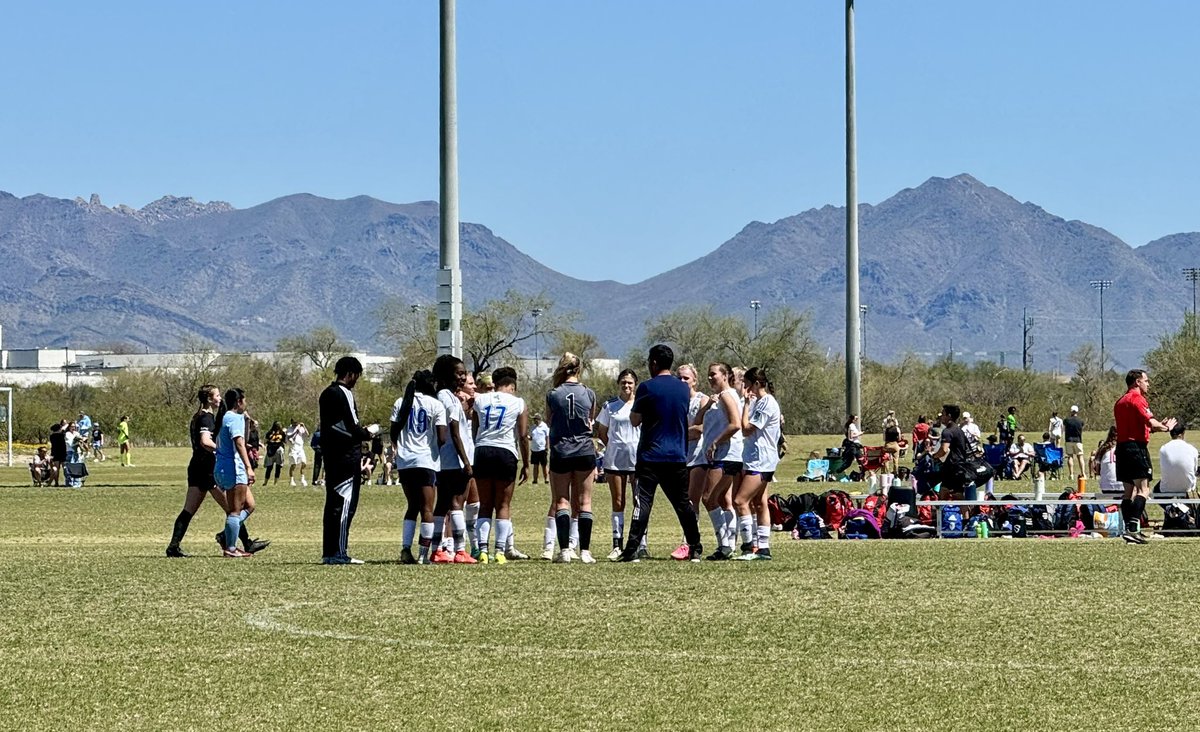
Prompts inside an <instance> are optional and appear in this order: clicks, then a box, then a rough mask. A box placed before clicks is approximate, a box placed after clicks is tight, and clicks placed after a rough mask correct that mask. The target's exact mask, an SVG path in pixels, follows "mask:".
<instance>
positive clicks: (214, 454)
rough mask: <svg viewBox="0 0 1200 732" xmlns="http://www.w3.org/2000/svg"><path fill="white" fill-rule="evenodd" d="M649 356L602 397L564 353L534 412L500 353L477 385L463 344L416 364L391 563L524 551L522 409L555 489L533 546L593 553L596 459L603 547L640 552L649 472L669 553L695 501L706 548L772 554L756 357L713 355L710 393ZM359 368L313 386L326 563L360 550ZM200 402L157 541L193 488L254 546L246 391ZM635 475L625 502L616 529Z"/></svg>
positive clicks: (762, 376)
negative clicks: (460, 350)
mask: <svg viewBox="0 0 1200 732" xmlns="http://www.w3.org/2000/svg"><path fill="white" fill-rule="evenodd" d="M646 365H647V368H648V370H649V374H650V378H649V379H647V380H645V381H643V382H641V383H638V378H637V375H636V373H635V372H634V371H632V370H628V369H627V370H625V371H622V372H621V374H620V375H619V376H618V378H617V385H618V389H619V396H617V397H614V398H613V399H611V400H609V401H608V402H606V403H604V404H600V403H598V400H597V398H596V394H595V392H594V391H593V390H592V389H590V388H588V387H587V386H585V385H584V384H583V383H581V381H580V376H581V372H582V367H581V363H580V360H579V358H577V357H576V356H575V355H573V354H571V353H566V354H563V356H562V358H561V359H560V360H559V363H558V366H557V368H556V369H555V371H554V375H553V379H552V387H553V388H552V389H551V391H550V392H549V393H548V394H547V395H546V400H545V416H546V423H548V424H546V425H543V424H542V422H541V418H540V415H534V414H531V412H530V410H529V408H528V406H527V404H526V402H525V400H524V399H522V398H521V397H520V396H518V395H517V387H518V383H517V382H518V377H517V372H516V371H515V370H514V369H512V368H509V367H501V368H498V369H496V370H495V371H493V372H492V373H491V374H490V375H482V376H481V378H480V379H479V382H480V383H479V384H478V385H476V384H475V382H474V379H473V378H472V377H471V374H470V373H468V371H467V369H466V367H465V365H464V364H463V362H462V361H461V360H460V359H458V358H456V357H454V356H450V355H443V356H439V357H438V358H437V360H436V361H435V362H434V364H433V368H432V369H431V370H425V369H422V370H419V371H417V372H416V373H414V374H413V376H412V379H411V380H410V381H409V383H408V385H407V387H406V389H405V392H404V395H403V396H402V397H401V398H399V399H397V400H396V402H395V404H394V406H393V408H392V412H391V419H390V422H391V424H390V430H389V434H390V437H391V443H392V447H393V453H394V458H393V461H394V469H395V476H396V478H397V479H398V481H399V483H400V485H401V487H402V490H403V492H404V496H405V500H406V502H407V508H406V511H405V514H404V524H403V529H402V535H401V549H400V562H401V563H403V564H431V563H432V564H449V563H455V564H476V563H479V564H504V563H506V562H507V561H509V560H511V559H524V558H527V557H526V555H524V554H523V553H522V552H520V550H518V549H517V548H516V546H515V537H514V532H513V523H512V517H511V509H512V500H513V491H514V487H515V486H516V485H518V484H522V483H525V482H526V480H527V479H528V477H529V465H530V460H531V455H530V440H529V436H530V432H531V424H532V425H533V426H534V430H533V432H534V433H535V438H536V437H537V435H538V433H539V432H542V433H544V435H543V436H542V437H541V439H538V442H543V441H544V448H545V449H544V450H538V451H536V452H535V455H534V461H535V464H536V463H537V462H539V461H538V460H537V458H538V456H539V455H541V457H542V458H543V459H544V458H545V457H547V456H546V455H545V454H544V453H548V461H547V462H548V469H549V470H548V477H549V483H550V488H551V501H550V506H549V508H548V511H547V516H546V528H545V535H544V537H543V551H542V557H543V558H544V559H551V560H553V561H555V562H559V563H569V562H572V561H575V560H578V561H581V562H583V563H585V564H592V563H594V562H595V561H596V559H595V558H594V557H593V554H592V547H591V540H592V531H593V523H594V517H593V513H592V489H593V484H594V481H595V480H596V477H597V474H598V473H602V474H603V476H604V479H605V480H606V481H607V482H608V485H609V489H610V492H611V497H612V551H611V552H610V553H609V554H608V558H609V559H610V560H612V561H618V562H637V561H640V560H641V559H643V558H645V557H646V556H648V553H647V550H646V545H645V536H646V531H647V528H648V523H649V519H650V512H651V509H652V507H653V504H654V498H655V495H656V493H657V490H658V488H660V487H661V488H662V490H663V493H664V495H666V497H667V500H668V501H669V502H670V503H671V506H672V508H673V509H674V511H675V514H676V516H677V518H678V520H679V523H680V526H681V529H682V533H683V540H682V542H681V544H680V546H679V548H677V549H676V550H675V551H674V552H673V553H672V554H671V556H672V558H674V559H677V560H681V561H682V560H689V561H693V562H698V561H700V560H701V558H702V557H703V556H704V555H703V546H702V543H701V538H700V530H699V522H698V512H699V509H700V506H701V505H703V506H704V508H705V509H706V510H707V512H708V515H709V517H710V519H711V521H712V525H713V530H714V533H715V536H716V547H717V548H716V550H715V551H714V552H713V553H712V554H710V555H709V556H708V557H707V559H710V560H725V559H740V560H768V559H770V558H771V551H770V542H769V537H770V520H769V516H768V513H767V503H766V491H767V487H768V485H769V483H770V482H771V480H772V477H773V475H774V471H775V469H776V467H777V466H778V464H779V458H780V455H779V449H778V445H779V443H780V438H781V423H782V415H781V413H780V410H779V403H778V402H777V401H776V400H775V398H774V396H773V395H772V386H771V383H770V379H769V378H768V376H767V373H766V371H765V370H764V369H761V368H751V369H749V370H748V371H746V372H745V373H744V374H743V373H742V372H741V371H740V370H735V369H733V368H731V367H730V366H729V365H727V364H723V363H714V364H711V365H710V366H709V369H708V374H707V376H708V383H709V387H710V391H711V394H709V393H703V392H701V391H700V390H699V389H698V388H697V386H698V380H699V375H698V373H697V371H696V369H695V367H693V366H691V365H690V364H685V365H682V366H679V367H678V368H677V369H676V370H675V371H674V373H673V372H672V366H673V365H674V354H673V352H672V351H671V349H670V348H669V347H667V346H665V345H657V346H655V347H653V348H651V349H650V352H649V355H648V358H647V362H646ZM362 371H363V369H362V364H361V363H359V361H358V360H357V359H355V358H353V357H349V356H348V357H345V358H342V359H340V360H339V361H338V362H337V364H335V367H334V373H335V377H336V378H335V381H334V382H333V383H332V384H330V385H329V386H328V387H327V388H326V389H325V390H324V391H323V392H322V394H321V397H320V427H319V429H320V434H321V435H322V453H323V456H324V460H325V471H326V479H325V488H326V500H325V510H324V517H323V524H324V531H323V547H322V557H321V561H322V563H324V564H362V563H363V562H362V560H361V559H357V558H354V557H353V556H351V554H350V551H349V534H350V527H351V524H352V522H353V518H354V514H355V511H356V509H357V506H358V499H359V493H360V491H361V488H362V484H363V472H364V471H363V461H364V459H369V454H368V455H364V453H363V450H362V444H363V442H364V441H369V440H371V438H372V437H374V436H375V435H377V434H378V433H379V431H380V428H379V426H378V425H375V424H371V425H367V426H363V425H362V424H360V422H359V419H358V411H357V406H356V404H355V401H354V392H353V389H354V385H355V384H356V383H357V381H358V379H359V378H360V377H361V376H362ZM198 401H199V409H198V410H197V412H196V415H195V416H194V417H193V419H192V425H191V437H192V451H193V456H192V461H191V463H190V464H189V466H188V486H189V487H188V494H187V499H186V500H185V504H184V510H183V511H181V512H180V515H179V517H178V518H177V519H176V522H175V531H174V533H173V535H172V539H171V543H170V545H169V546H168V548H167V556H171V557H181V556H185V555H184V554H183V552H182V550H181V549H180V542H181V541H182V539H183V536H184V534H185V533H186V531H187V526H188V523H189V522H190V520H191V517H192V515H194V514H195V512H196V510H197V509H198V508H199V506H200V503H201V502H202V501H203V499H204V495H205V494H209V495H212V496H213V498H214V499H215V500H216V501H217V503H218V504H219V505H220V506H221V507H222V508H223V509H224V511H225V515H226V523H225V530H224V531H223V532H221V533H219V534H218V535H217V542H218V543H219V544H220V545H221V549H222V552H223V554H224V555H225V556H227V557H230V558H246V557H250V556H253V554H254V553H255V552H258V551H261V550H262V549H265V548H266V546H267V545H268V544H269V542H266V541H264V540H258V539H252V538H250V537H249V535H248V532H247V530H246V526H245V524H246V520H247V519H248V518H249V516H250V515H251V514H252V513H253V512H254V508H255V502H254V495H253V492H252V491H251V489H250V486H251V484H252V483H253V482H254V471H253V468H252V467H251V462H250V459H249V456H248V454H247V450H246V416H245V394H244V393H243V392H242V391H241V390H239V389H231V390H229V391H227V392H226V393H225V395H224V398H223V399H222V398H221V395H220V391H219V390H218V389H217V387H215V386H205V387H202V388H201V390H200V392H199V394H198ZM214 435H215V436H214ZM537 447H539V448H541V447H543V445H541V444H539V445H537ZM535 476H536V473H535ZM631 480H632V488H633V510H632V514H631V520H630V525H629V531H628V535H626V532H625V501H626V496H627V493H628V491H629V488H630V481H631ZM535 482H536V478H535ZM414 539H415V540H416V541H417V549H416V552H415V553H414V551H413V546H412V545H413V541H414ZM239 540H240V541H241V542H242V548H239V547H238V541H239ZM556 545H557V549H556V548H555V547H556ZM737 550H740V552H739V551H737Z"/></svg>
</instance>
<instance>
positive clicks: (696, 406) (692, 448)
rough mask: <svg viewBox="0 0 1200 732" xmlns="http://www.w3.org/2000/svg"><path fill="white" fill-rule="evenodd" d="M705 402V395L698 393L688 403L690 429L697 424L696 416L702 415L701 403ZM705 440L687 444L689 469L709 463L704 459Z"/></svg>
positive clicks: (691, 441) (701, 438)
mask: <svg viewBox="0 0 1200 732" xmlns="http://www.w3.org/2000/svg"><path fill="white" fill-rule="evenodd" d="M702 401H704V395H703V394H701V393H700V392H696V393H695V394H693V395H692V401H690V402H688V419H687V423H688V429H691V428H692V425H694V424H695V423H696V415H697V414H699V413H700V403H701V402H702ZM703 447H704V438H703V436H701V437H700V438H697V439H695V440H692V439H689V440H688V444H687V456H688V461H687V464H688V467H689V468H690V467H692V466H694V465H704V464H705V463H706V462H708V458H706V457H704V450H703V449H702V448H703Z"/></svg>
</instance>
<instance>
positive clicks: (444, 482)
mask: <svg viewBox="0 0 1200 732" xmlns="http://www.w3.org/2000/svg"><path fill="white" fill-rule="evenodd" d="M470 482H471V479H470V478H468V477H467V471H465V470H463V469H462V468H455V469H454V470H442V471H439V472H438V474H437V487H438V493H443V494H446V493H448V494H449V495H452V496H461V495H462V494H464V493H466V492H467V484H468V483H470Z"/></svg>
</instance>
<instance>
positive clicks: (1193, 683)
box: [0, 433, 1200, 731]
mask: <svg viewBox="0 0 1200 732" xmlns="http://www.w3.org/2000/svg"><path fill="white" fill-rule="evenodd" d="M1099 437H1100V435H1099V434H1098V433H1097V434H1096V435H1094V436H1093V435H1092V434H1090V433H1089V435H1088V439H1089V440H1090V442H1089V443H1088V444H1090V445H1094V444H1095V442H1096V440H1098V439H1099ZM789 441H790V443H791V454H790V456H789V458H788V460H787V463H786V464H785V466H784V469H783V470H782V471H781V484H780V486H779V488H778V490H779V491H780V492H784V493H788V492H800V491H801V490H802V489H803V486H800V485H798V484H796V483H794V482H792V481H793V480H794V477H795V475H797V474H798V472H800V465H802V464H803V456H805V455H807V452H808V450H810V449H817V448H824V447H826V446H831V445H835V444H837V442H838V439H837V438H835V437H829V436H825V437H821V436H816V437H792V438H789ZM1160 444H1161V438H1159V439H1156V440H1155V442H1154V443H1153V444H1152V450H1151V452H1152V454H1154V455H1156V454H1157V447H1158V446H1159V445H1160ZM186 456H187V453H186V451H184V450H176V449H154V450H149V449H148V450H140V451H137V452H136V453H135V460H134V462H135V463H136V464H137V467H136V468H131V469H122V468H120V467H118V466H117V465H116V464H115V463H114V462H113V461H111V460H110V461H109V462H106V463H103V464H100V465H95V466H92V467H93V475H92V477H91V478H90V479H89V483H88V486H87V488H86V489H84V490H79V491H76V490H65V489H64V490H53V489H49V490H47V489H41V490H35V489H32V488H29V487H28V479H27V472H26V471H25V467H24V463H23V462H19V463H17V464H16V466H15V467H14V468H11V469H9V468H0V613H3V617H4V622H3V623H2V624H0V659H4V663H3V667H4V673H3V674H0V729H14V730H15V729H20V730H61V729H89V730H92V729H98V730H109V729H114V730H115V729H122V730H131V729H132V730H166V729H169V730H187V729H236V730H239V731H241V730H260V729H262V730H265V729H331V730H340V729H414V728H422V729H451V728H454V729H568V728H580V729H606V730H610V729H652V728H657V729H666V728H669V729H727V730H732V729H814V730H835V729H836V730H843V729H855V730H959V729H987V730H1043V729H1044V730H1065V729H1086V728H1103V729H1138V730H1143V729H1158V730H1195V729H1198V728H1200V704H1197V701H1198V700H1200V691H1198V690H1197V689H1198V687H1200V684H1198V682H1200V663H1198V662H1196V661H1194V660H1193V657H1192V654H1191V651H1192V649H1194V648H1195V647H1196V643H1195V638H1196V632H1195V629H1194V628H1195V622H1194V620H1193V619H1192V617H1191V613H1192V612H1194V608H1195V606H1196V600H1197V592H1196V589H1195V588H1196V587H1197V584H1198V580H1200V569H1198V567H1197V563H1196V562H1195V561H1194V558H1193V557H1194V554H1195V552H1196V551H1197V549H1198V548H1200V543H1198V542H1197V541H1196V540H1191V539H1173V540H1169V541H1163V542H1154V543H1151V544H1149V545H1147V546H1142V547H1132V546H1126V545H1124V544H1123V543H1120V542H1118V541H1081V540H1077V541H1070V540H1053V541H1048V540H1026V541H1011V540H1002V539H992V540H988V541H976V540H956V541H951V540H943V541H912V542H840V541H828V542H793V541H790V540H789V539H786V538H783V537H782V535H780V534H776V535H775V537H773V551H774V553H775V555H776V560H775V561H774V562H771V563H765V562H764V563H752V564H749V565H742V564H740V563H732V562H731V563H721V564H709V563H705V564H700V565H690V564H677V563H674V562H671V561H669V560H661V561H650V562H644V563H642V564H639V565H613V564H609V563H606V562H601V563H600V564H597V565H595V566H593V567H585V566H582V565H570V566H560V565H549V564H547V563H545V562H541V561H536V560H535V561H530V562H519V563H510V564H508V565H506V566H503V567H495V566H490V567H405V566H401V565H399V564H397V563H396V562H395V557H396V554H397V549H398V542H399V533H400V522H401V514H402V513H403V510H404V501H403V496H402V495H401V493H400V491H399V489H398V488H388V487H371V488H368V489H366V491H365V493H364V497H363V500H362V505H361V507H360V510H359V514H358V518H357V519H356V521H355V527H354V531H353V536H352V547H353V549H354V553H355V554H356V555H358V556H361V557H362V558H364V559H367V560H368V562H369V563H368V564H367V565H366V566H363V567H323V566H320V565H318V564H316V563H315V562H316V558H317V555H318V554H319V524H320V510H321V505H322V501H323V494H322V493H321V492H319V491H316V490H313V489H311V488H309V489H302V488H290V487H284V485H282V484H281V485H279V486H268V487H260V488H258V490H257V491H256V494H257V496H258V501H259V506H260V508H259V512H258V513H257V514H256V515H255V516H254V517H252V518H251V520H250V526H251V529H252V533H253V534H255V535H261V536H265V537H268V538H270V539H272V540H273V541H274V542H275V543H274V544H273V545H272V547H271V548H270V549H268V550H267V551H266V552H264V553H263V554H262V555H260V556H258V557H256V558H254V559H252V560H246V561H238V562H232V561H226V560H222V559H220V558H219V557H218V556H217V547H216V544H215V542H213V539H212V534H213V533H214V532H215V531H216V530H217V529H218V528H219V526H220V524H221V519H220V517H219V516H218V514H217V512H216V510H215V506H214V505H212V504H208V505H206V506H205V507H204V508H203V509H202V510H201V512H200V514H199V515H198V516H197V518H196V520H195V521H194V522H193V525H192V529H191V530H190V531H189V535H188V539H187V541H186V542H185V545H184V548H185V550H186V551H188V552H189V553H193V554H195V555H197V556H196V557H195V558H192V559H187V560H168V559H165V558H164V557H163V555H162V551H163V547H164V545H165V543H166V539H167V537H168V535H169V533H170V528H171V522H172V521H173V519H174V517H175V514H176V513H178V510H179V506H180V503H181V500H182V488H181V481H182V478H183V472H184V471H183V465H184V463H185V461H186ZM1006 485H1007V484H1006ZM1026 485H1028V483H1026ZM1055 487H1056V488H1057V486H1055ZM604 493H605V491H603V489H602V490H601V491H600V492H598V494H597V503H596V505H597V512H596V513H597V527H598V531H597V537H596V542H595V543H596V546H597V547H606V546H607V544H608V542H607V531H606V527H607V525H608V521H607V514H608V511H607V503H608V501H607V498H606V497H605V495H604ZM547 502H548V492H547V490H546V487H545V486H544V485H538V486H523V487H520V488H518V493H517V498H516V501H515V521H516V526H517V532H518V544H519V545H520V546H521V547H522V548H524V549H525V550H526V551H529V552H531V553H532V550H534V549H536V548H537V547H538V545H539V544H540V540H541V526H542V516H544V512H545V508H546V505H547ZM701 529H702V534H703V536H704V538H705V539H706V541H707V542H708V543H709V544H711V541H712V540H711V531H710V528H709V526H708V522H707V519H702V523H701ZM678 533H679V532H678V527H677V525H676V523H675V520H674V517H673V515H671V513H670V511H669V509H668V508H667V507H666V506H665V505H663V504H662V503H659V504H658V505H656V508H655V512H654V519H653V522H652V536H651V539H652V542H651V547H650V548H651V552H652V553H653V554H654V556H655V557H665V556H666V554H667V553H668V552H669V551H670V550H671V549H672V548H673V547H674V545H675V544H676V542H677V541H678Z"/></svg>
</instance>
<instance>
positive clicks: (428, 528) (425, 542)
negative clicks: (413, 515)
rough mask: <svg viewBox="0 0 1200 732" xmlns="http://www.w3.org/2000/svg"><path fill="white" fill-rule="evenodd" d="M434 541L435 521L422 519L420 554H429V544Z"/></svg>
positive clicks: (425, 555) (423, 555) (426, 555)
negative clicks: (427, 521)
mask: <svg viewBox="0 0 1200 732" xmlns="http://www.w3.org/2000/svg"><path fill="white" fill-rule="evenodd" d="M432 543H433V522H432V521H430V522H429V523H426V522H424V521H422V522H421V549H420V555H421V556H422V557H428V556H429V545H430V544H432Z"/></svg>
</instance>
